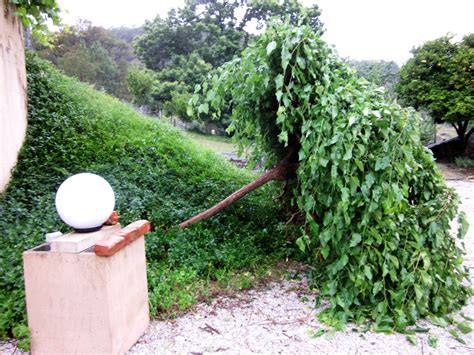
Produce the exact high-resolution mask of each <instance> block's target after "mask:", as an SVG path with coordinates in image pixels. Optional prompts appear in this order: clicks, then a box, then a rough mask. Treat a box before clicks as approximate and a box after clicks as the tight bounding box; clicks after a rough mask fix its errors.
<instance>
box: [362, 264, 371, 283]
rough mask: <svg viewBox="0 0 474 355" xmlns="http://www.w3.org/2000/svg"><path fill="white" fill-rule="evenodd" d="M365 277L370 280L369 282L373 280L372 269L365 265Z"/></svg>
mask: <svg viewBox="0 0 474 355" xmlns="http://www.w3.org/2000/svg"><path fill="white" fill-rule="evenodd" d="M364 275H365V276H366V277H367V278H368V279H369V280H372V277H373V275H372V269H371V268H370V266H368V265H365V266H364Z"/></svg>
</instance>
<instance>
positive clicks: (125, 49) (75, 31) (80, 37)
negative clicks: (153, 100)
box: [35, 21, 137, 99]
mask: <svg viewBox="0 0 474 355" xmlns="http://www.w3.org/2000/svg"><path fill="white" fill-rule="evenodd" d="M123 32H125V29H124V28H122V32H120V33H123ZM132 33H134V32H132ZM50 41H51V43H52V44H53V46H52V47H49V46H41V45H36V46H35V47H36V48H35V50H36V52H37V53H38V54H39V55H40V56H41V57H43V58H45V59H48V60H49V61H51V62H53V63H54V64H55V65H56V66H57V67H58V68H59V69H61V70H62V71H63V72H64V73H66V74H67V75H69V76H74V77H76V78H78V79H79V80H81V81H82V82H86V83H89V84H93V85H94V86H95V87H96V89H98V90H103V91H105V92H107V93H108V94H111V95H114V96H115V97H118V98H121V99H130V98H131V95H130V93H129V92H128V87H127V84H126V80H125V78H126V75H127V72H128V69H129V67H130V65H131V64H132V63H134V62H137V60H136V58H135V56H134V55H133V52H132V47H131V44H130V43H128V42H126V41H125V40H122V39H120V38H118V37H117V36H116V35H115V34H114V32H113V31H112V30H107V29H105V28H103V27H99V26H93V25H92V23H90V22H88V21H79V22H78V23H77V24H76V25H74V26H70V27H67V28H63V29H61V30H59V31H58V32H56V33H55V34H54V36H52V38H51V40H50Z"/></svg>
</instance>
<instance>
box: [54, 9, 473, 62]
mask: <svg viewBox="0 0 474 355" xmlns="http://www.w3.org/2000/svg"><path fill="white" fill-rule="evenodd" d="M300 1H301V2H302V3H303V4H304V5H306V6H308V5H311V4H314V3H316V4H318V5H319V7H320V8H321V9H322V16H321V19H322V21H323V23H324V25H325V28H326V33H325V35H324V37H325V39H326V41H328V42H329V43H331V44H334V45H335V46H336V48H337V50H338V52H339V54H340V55H341V56H343V57H350V58H352V59H385V60H394V61H396V62H397V63H398V64H402V63H404V62H405V61H406V60H407V59H408V58H409V57H410V56H411V54H410V50H411V49H412V48H413V47H414V46H418V45H420V44H422V43H423V42H425V41H427V40H431V39H435V38H438V37H441V36H443V35H446V34H447V33H452V34H455V35H458V37H459V38H460V37H462V36H463V35H466V34H468V33H469V32H473V31H474V25H473V22H472V14H473V13H474V1H472V0H449V1H447V0H398V1H393V0H360V1H351V0H300ZM183 3H184V1H183V0H173V1H149V0H136V1H134V2H133V5H132V3H130V2H129V1H125V0H101V1H95V0H82V1H75V0H59V4H60V6H61V8H62V9H63V11H67V13H63V15H62V17H63V19H64V22H65V23H68V24H74V23H75V22H76V21H77V20H78V19H87V20H90V21H92V23H93V24H94V25H99V26H104V27H119V26H121V25H124V26H140V25H142V24H143V23H144V22H145V20H152V19H153V18H154V17H155V16H156V15H157V14H159V15H160V16H165V15H166V13H167V12H168V11H169V9H171V8H172V7H180V6H182V4H183Z"/></svg>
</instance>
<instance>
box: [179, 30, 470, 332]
mask: <svg viewBox="0 0 474 355" xmlns="http://www.w3.org/2000/svg"><path fill="white" fill-rule="evenodd" d="M191 104H192V105H191V107H193V108H194V110H196V111H197V113H205V114H209V113H213V114H214V115H219V113H220V111H221V110H224V109H228V108H229V107H230V108H231V112H232V117H231V118H232V124H231V126H230V130H232V131H233V132H234V135H235V137H236V140H237V142H238V143H239V146H240V148H241V149H245V148H248V147H250V146H251V147H252V154H253V157H254V158H255V159H260V158H262V157H264V158H265V161H266V164H267V168H268V169H267V170H266V172H265V173H264V174H263V175H262V176H261V177H260V178H258V179H257V180H255V181H254V182H252V183H251V184H249V185H247V186H244V187H243V188H242V189H240V190H239V191H236V192H235V193H233V194H232V195H231V196H229V197H228V198H226V199H225V200H223V201H221V202H220V203H218V204H217V205H216V206H214V207H212V208H210V209H208V210H207V211H204V212H203V213H201V214H199V215H197V216H195V217H193V218H191V219H189V220H187V221H185V222H183V223H181V227H183V228H184V227H187V226H189V225H190V224H192V223H195V222H197V221H199V220H202V219H205V218H208V217H210V216H212V215H214V214H216V213H218V212H220V211H221V210H222V209H224V208H225V207H226V206H228V205H230V204H232V203H234V202H235V201H236V200H238V199H239V198H240V197H242V196H244V195H245V194H247V193H248V192H250V191H252V190H254V189H255V188H257V187H258V186H260V185H262V184H264V183H266V182H268V181H271V180H281V181H287V182H289V184H285V185H287V186H290V188H289V189H288V194H289V195H290V198H289V201H290V203H291V204H292V206H293V208H294V209H295V210H297V211H298V213H299V214H300V216H301V218H300V219H299V222H300V223H301V233H300V236H299V238H298V239H297V240H296V243H297V245H298V246H299V248H300V249H301V250H302V251H303V253H305V255H306V257H307V262H308V263H309V264H310V265H311V268H310V269H311V270H312V271H311V273H310V280H311V281H312V283H313V284H314V285H315V286H316V287H318V289H319V290H320V293H319V295H320V296H321V297H320V299H328V300H329V304H330V307H329V308H327V309H326V310H325V311H324V312H322V313H321V315H320V317H321V319H322V320H324V321H326V322H327V323H329V324H333V325H336V324H343V323H345V322H346V321H348V320H352V321H356V322H363V321H364V320H367V319H371V320H373V321H374V322H375V324H376V328H377V329H379V330H384V329H399V330H401V329H404V328H405V327H406V326H407V325H410V324H413V323H414V322H415V321H416V320H417V319H418V318H420V317H423V316H427V315H430V314H436V315H442V314H445V313H447V312H450V311H452V310H454V309H458V308H460V307H461V306H462V305H463V304H464V303H465V302H466V300H467V298H468V297H469V295H470V290H469V288H467V287H466V286H463V282H464V281H465V280H467V276H468V270H467V268H466V267H464V266H463V265H462V256H463V254H464V250H463V245H462V238H463V236H464V235H465V233H466V230H467V222H466V220H465V216H464V215H463V214H462V213H461V214H458V197H457V196H456V194H455V193H454V191H453V190H452V189H450V188H448V187H446V185H445V183H444V181H443V179H442V177H441V176H440V174H439V172H438V170H437V168H436V165H435V163H434V161H433V157H432V155H431V154H430V152H429V151H427V150H426V149H425V148H424V147H423V146H422V144H421V143H420V138H419V122H420V118H419V116H418V115H417V114H416V112H414V111H412V110H408V109H403V108H401V107H400V106H399V105H398V104H397V103H396V102H394V101H392V100H390V99H389V98H388V96H387V95H386V94H385V93H384V92H383V90H381V89H377V88H375V87H374V86H373V85H371V84H369V83H368V82H367V81H365V80H364V79H360V78H358V77H357V76H356V75H355V74H354V72H353V71H352V70H351V69H350V68H349V67H347V66H346V65H345V64H344V63H343V62H342V60H341V59H339V58H338V57H337V55H336V54H335V53H334V52H333V51H332V49H331V48H330V47H328V45H327V44H325V43H324V41H323V40H322V39H321V38H320V37H319V35H318V34H316V33H314V32H312V31H311V29H310V28H308V27H304V26H301V27H292V26H290V25H285V24H284V25H282V24H274V25H273V26H271V27H270V28H269V29H268V30H267V31H266V33H265V34H264V35H262V36H260V37H259V39H258V40H257V41H256V42H255V43H254V44H253V45H252V46H250V47H249V48H248V49H246V50H245V51H244V52H243V53H242V55H241V58H239V59H235V60H233V61H231V62H228V63H226V64H224V65H223V66H222V67H221V68H220V70H219V71H218V73H216V74H215V75H214V76H213V77H212V78H209V80H208V81H207V82H205V83H203V85H202V86H201V87H198V88H197V93H196V94H195V95H194V97H193V98H192V100H191ZM455 217H458V219H459V221H460V225H461V227H460V228H459V231H458V233H457V235H453V234H451V233H450V231H449V230H450V226H449V222H450V220H452V219H453V218H455ZM295 220H296V219H295Z"/></svg>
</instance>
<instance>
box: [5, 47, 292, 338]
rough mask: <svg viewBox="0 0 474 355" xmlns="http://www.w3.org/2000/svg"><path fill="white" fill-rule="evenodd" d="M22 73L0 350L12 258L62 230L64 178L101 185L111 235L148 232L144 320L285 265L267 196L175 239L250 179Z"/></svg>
mask: <svg viewBox="0 0 474 355" xmlns="http://www.w3.org/2000/svg"><path fill="white" fill-rule="evenodd" d="M27 72H28V114H29V117H28V130H27V137H26V141H25V144H24V146H23V148H22V150H21V152H20V155H19V161H18V164H17V166H16V168H15V170H14V172H13V175H12V181H11V182H10V184H9V187H8V189H7V190H6V191H5V192H4V193H3V194H2V195H0V211H1V213H0V230H2V236H1V240H0V246H1V248H0V270H1V272H0V338H1V337H8V336H12V335H14V334H19V333H21V332H20V331H19V329H20V330H21V329H24V324H25V323H26V311H25V303H24V290H23V270H22V259H21V254H22V252H23V251H24V250H26V249H29V248H31V247H33V246H35V245H38V244H40V243H42V242H43V240H44V234H45V233H47V232H51V231H56V230H59V231H62V232H66V231H67V230H68V229H69V228H68V227H67V226H65V225H64V224H63V223H62V222H61V221H60V220H59V218H58V216H57V214H56V211H55V208H54V196H55V192H56V190H57V188H58V187H59V185H60V184H61V182H62V181H64V180H65V179H66V178H67V177H69V176H71V175H72V174H75V173H79V172H92V173H97V174H99V175H101V176H103V177H104V178H105V179H106V180H107V181H108V182H109V183H110V184H111V186H112V187H113V189H114V191H115V194H116V209H117V210H118V212H119V214H120V216H121V222H122V224H123V225H126V224H128V223H130V222H132V221H134V220H137V219H148V220H150V221H151V223H152V226H153V230H152V232H151V233H149V234H147V236H146V253H147V272H148V282H149V299H150V309H151V313H152V315H153V316H160V317H168V316H173V315H174V314H176V312H178V311H182V310H184V309H187V308H188V307H190V306H192V305H193V304H194V303H195V302H197V301H198V300H199V299H201V298H203V297H204V298H205V297H209V296H211V295H212V294H213V291H212V290H213V289H215V285H216V284H222V285H224V286H223V288H224V289H225V288H232V287H235V288H237V289H238V288H245V287H248V286H249V285H251V284H252V283H253V282H254V281H255V280H257V279H258V278H259V276H258V275H264V274H265V272H264V270H265V269H266V268H268V267H269V266H271V265H274V264H275V263H276V262H277V261H278V260H281V259H282V258H284V257H287V256H291V255H292V254H293V252H294V251H293V249H292V248H289V246H288V244H287V243H286V240H285V238H284V237H283V235H284V228H285V224H284V221H285V220H286V219H287V218H286V215H285V214H284V213H283V212H282V211H280V209H279V207H278V205H275V204H274V203H273V202H272V196H274V195H275V194H276V192H275V190H274V187H273V186H272V185H269V186H265V187H263V188H261V189H259V190H258V191H255V192H254V193H252V194H250V195H249V196H246V197H245V198H244V199H242V200H241V201H239V202H238V203H237V204H235V205H234V206H231V207H229V208H228V209H227V210H226V211H225V212H224V213H221V214H220V215H218V216H215V217H214V218H211V219H209V220H207V221H204V222H202V223H198V224H196V225H194V226H191V227H190V228H188V229H185V230H182V229H179V228H177V227H176V226H177V224H178V223H179V222H181V221H183V220H185V219H187V218H188V217H190V216H193V215H195V214H197V213H198V212H200V211H202V210H204V209H206V208H208V207H210V206H212V205H213V204H215V203H216V202H218V201H220V200H221V199H222V198H223V197H225V196H227V195H228V194H230V193H231V192H232V191H234V190H236V189H237V188H239V187H241V186H242V185H243V184H246V183H248V182H249V181H250V180H252V179H254V178H255V176H254V175H253V174H252V173H250V172H248V171H244V170H239V169H237V168H235V167H233V166H232V165H231V164H230V163H228V162H227V161H225V160H224V159H223V158H221V157H219V156H217V155H216V154H214V153H213V152H211V151H209V150H206V149H204V150H203V149H202V148H200V147H199V146H198V145H196V144H195V143H193V142H192V141H191V140H190V139H188V138H187V137H186V136H185V135H183V134H182V133H181V132H179V131H177V130H175V129H174V128H172V127H171V126H169V125H168V124H164V123H162V122H160V121H159V120H156V119H150V118H147V117H144V116H142V115H140V114H139V113H137V112H136V111H134V110H133V109H131V108H129V107H127V106H126V105H123V104H121V103H120V102H119V101H117V100H115V99H113V98H112V97H110V96H107V95H105V94H103V93H99V92H97V91H95V90H93V89H92V88H91V87H89V86H87V85H84V84H80V83H78V82H77V81H75V80H73V79H71V78H68V77H65V76H64V75H61V74H60V73H58V72H57V71H56V70H55V69H53V68H52V66H51V65H50V64H48V63H46V62H44V61H42V60H39V59H38V58H36V57H34V56H31V55H28V56H27ZM191 136H193V135H191ZM194 137H196V135H194ZM206 140H209V139H206ZM215 142H216V144H225V145H230V143H227V142H222V141H220V142H219V141H217V140H216V141H215ZM248 275H250V276H251V277H250V276H248ZM260 278H261V277H260ZM21 327H23V328H21ZM15 330H16V331H15Z"/></svg>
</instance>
